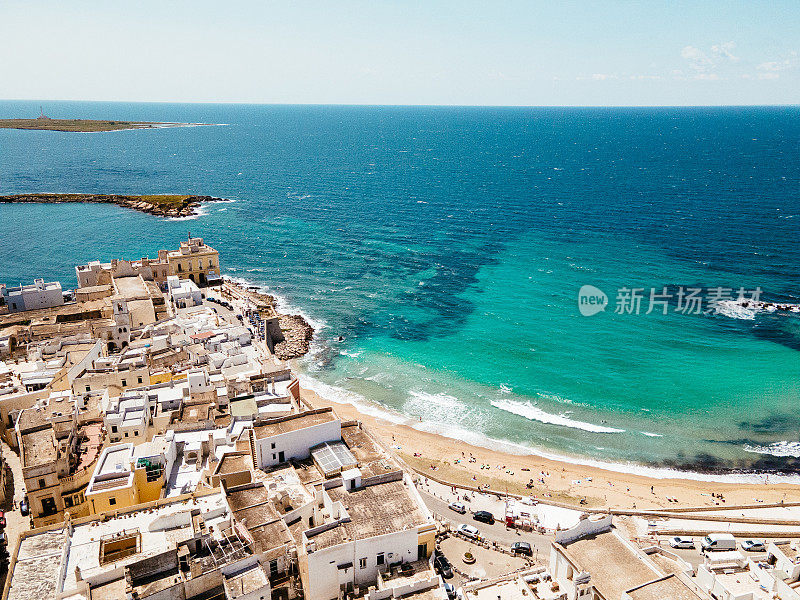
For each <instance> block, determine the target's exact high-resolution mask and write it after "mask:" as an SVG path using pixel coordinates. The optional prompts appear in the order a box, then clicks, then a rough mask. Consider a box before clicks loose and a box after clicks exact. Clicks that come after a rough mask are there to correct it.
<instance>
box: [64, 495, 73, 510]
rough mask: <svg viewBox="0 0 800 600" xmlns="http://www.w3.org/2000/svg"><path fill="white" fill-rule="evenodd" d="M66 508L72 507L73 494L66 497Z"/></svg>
mask: <svg viewBox="0 0 800 600" xmlns="http://www.w3.org/2000/svg"><path fill="white" fill-rule="evenodd" d="M64 508H72V496H67V497H66V498H64Z"/></svg>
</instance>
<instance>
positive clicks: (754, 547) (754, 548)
mask: <svg viewBox="0 0 800 600" xmlns="http://www.w3.org/2000/svg"><path fill="white" fill-rule="evenodd" d="M742 550H744V551H745V552H766V551H767V547H766V546H765V545H764V542H762V541H760V540H744V541H743V542H742Z"/></svg>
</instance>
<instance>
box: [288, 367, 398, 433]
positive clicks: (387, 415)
mask: <svg viewBox="0 0 800 600" xmlns="http://www.w3.org/2000/svg"><path fill="white" fill-rule="evenodd" d="M298 377H299V379H300V386H301V387H303V388H305V389H307V390H311V391H312V392H314V393H315V394H317V395H318V396H320V397H322V398H325V399H326V400H330V401H332V402H336V403H337V404H349V405H351V406H354V407H355V408H356V409H358V412H360V413H363V414H365V415H368V416H370V417H375V418H376V419H384V420H385V421H389V422H391V423H395V424H398V425H399V424H408V423H409V421H410V420H409V418H408V417H406V416H404V415H401V414H399V413H396V412H394V411H391V410H389V409H387V408H384V407H382V406H379V405H377V404H375V403H374V402H371V401H370V400H368V399H367V398H366V397H364V396H362V395H361V394H358V393H356V392H351V391H350V390H347V389H345V388H342V387H337V386H334V385H328V384H327V383H324V382H322V381H320V380H319V379H315V378H314V377H311V376H310V375H307V374H304V373H300V374H298Z"/></svg>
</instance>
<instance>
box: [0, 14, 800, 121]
mask: <svg viewBox="0 0 800 600" xmlns="http://www.w3.org/2000/svg"><path fill="white" fill-rule="evenodd" d="M0 98H4V99H37V100H38V99H44V100H123V101H167V102H268V103H347V104H476V105H695V104H798V103H800V1H799V0H787V1H780V0H774V1H763V2H761V1H757V0H751V1H742V2H716V1H712V0H706V1H698V2H678V1H670V0H663V1H650V2H644V1H642V2H622V1H620V2H599V1H597V2H590V1H586V2H561V1H559V0H548V1H545V2H538V1H532V0H531V1H528V2H524V1H520V2H501V1H499V0H498V1H491V0H487V1H485V2H472V1H469V0H458V1H453V2H450V1H437V0H427V1H419V2H412V1H407V2H400V1H391V2H390V1H386V2H381V1H379V0H373V1H364V2H355V1H348V0H330V1H326V2H306V1H292V2H290V1H285V2H269V1H266V0H258V1H248V0H241V1H237V0H224V1H221V0H215V1H205V0H194V1H185V2H184V1H174V2H173V1H167V0H157V1H150V0H142V1H138V0H137V1H134V2H132V1H124V2H122V1H115V0H108V1H101V0H97V1H95V2H86V1H80V0H71V1H69V2H63V1H58V2H55V1H36V2H31V1H25V2H17V1H8V0H0Z"/></svg>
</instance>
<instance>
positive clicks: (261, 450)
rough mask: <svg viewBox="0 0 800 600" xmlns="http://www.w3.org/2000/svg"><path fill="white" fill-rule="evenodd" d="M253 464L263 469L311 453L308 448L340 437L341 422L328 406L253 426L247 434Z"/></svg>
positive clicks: (301, 457)
mask: <svg viewBox="0 0 800 600" xmlns="http://www.w3.org/2000/svg"><path fill="white" fill-rule="evenodd" d="M250 436H251V444H252V445H253V446H255V450H254V453H255V457H256V466H257V467H258V468H259V469H262V470H266V469H268V468H270V467H273V466H275V465H278V464H280V463H283V462H286V461H288V460H292V459H304V458H308V457H309V456H311V448H312V447H314V446H317V445H319V444H322V443H324V442H334V441H338V440H340V439H341V437H342V422H341V421H340V420H339V418H338V417H337V416H336V415H335V414H334V412H333V411H332V410H331V409H330V408H327V409H319V410H312V411H307V412H304V413H301V414H299V415H293V416H289V417H284V418H280V419H274V420H272V421H269V422H267V423H265V424H262V425H256V426H255V427H254V428H253V429H252V430H251V433H250Z"/></svg>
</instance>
